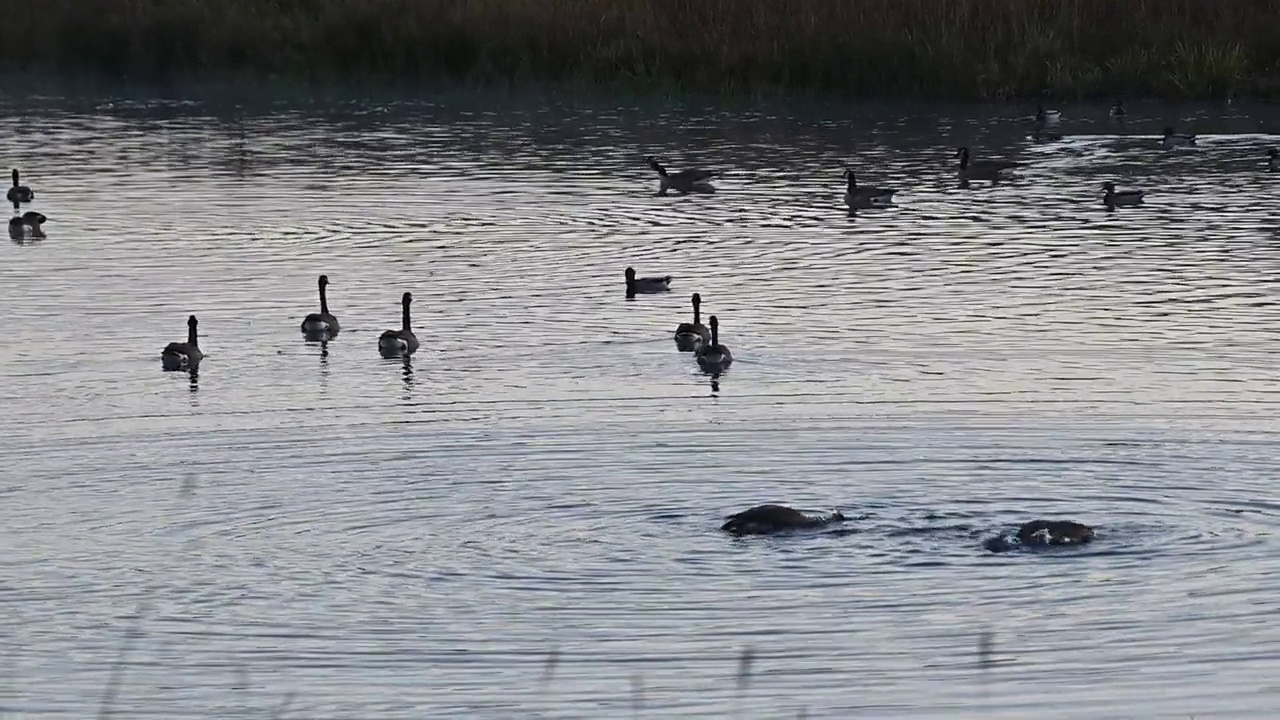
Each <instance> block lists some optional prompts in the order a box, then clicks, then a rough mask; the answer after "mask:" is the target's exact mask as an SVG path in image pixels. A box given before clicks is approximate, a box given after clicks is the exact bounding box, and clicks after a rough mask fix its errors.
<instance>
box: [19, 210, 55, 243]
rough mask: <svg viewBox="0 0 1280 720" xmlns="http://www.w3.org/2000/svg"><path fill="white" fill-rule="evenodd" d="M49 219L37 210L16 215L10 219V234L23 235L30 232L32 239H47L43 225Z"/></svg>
mask: <svg viewBox="0 0 1280 720" xmlns="http://www.w3.org/2000/svg"><path fill="white" fill-rule="evenodd" d="M48 219H49V218H47V217H45V216H44V215H42V214H40V213H38V212H36V211H35V210H28V211H26V212H24V213H22V214H21V215H14V216H13V217H11V218H9V234H10V235H22V234H23V233H26V232H29V233H31V237H38V238H42V237H45V234H44V228H42V227H41V225H44V223H45V221H46V220H48Z"/></svg>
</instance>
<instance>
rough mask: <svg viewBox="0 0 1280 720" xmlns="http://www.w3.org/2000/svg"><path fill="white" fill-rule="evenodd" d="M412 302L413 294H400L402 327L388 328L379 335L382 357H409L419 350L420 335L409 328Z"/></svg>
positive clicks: (379, 348)
mask: <svg viewBox="0 0 1280 720" xmlns="http://www.w3.org/2000/svg"><path fill="white" fill-rule="evenodd" d="M412 302H413V295H412V294H410V293H405V294H404V295H402V296H400V306H401V307H402V308H403V311H402V314H401V316H400V329H399V330H387V331H385V332H383V333H382V335H381V336H379V337H378V352H380V353H382V357H385V358H394V357H409V356H410V355H412V354H414V353H415V352H417V350H418V337H417V336H416V335H414V334H413V331H412V330H410V329H409V304H410V303H412Z"/></svg>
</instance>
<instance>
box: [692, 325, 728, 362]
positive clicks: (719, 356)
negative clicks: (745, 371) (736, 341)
mask: <svg viewBox="0 0 1280 720" xmlns="http://www.w3.org/2000/svg"><path fill="white" fill-rule="evenodd" d="M710 322H711V343H710V344H706V345H703V346H702V347H700V348H698V351H697V354H695V355H694V359H695V360H697V361H698V367H701V368H702V369H703V370H705V371H706V372H720V371H721V370H724V369H725V368H727V367H729V365H731V364H732V363H733V355H732V354H731V353H730V352H729V348H727V347H725V346H724V345H721V344H720V321H719V320H716V316H715V315H712V316H711V318H710Z"/></svg>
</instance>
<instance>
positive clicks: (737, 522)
mask: <svg viewBox="0 0 1280 720" xmlns="http://www.w3.org/2000/svg"><path fill="white" fill-rule="evenodd" d="M847 519H848V518H846V517H845V516H844V513H842V512H840V511H839V510H837V511H835V512H833V513H832V514H831V515H829V516H827V517H821V516H816V517H815V516H812V515H805V514H804V513H802V512H800V511H799V510H795V509H792V508H789V507H787V506H786V505H772V504H770V505H757V506H756V507H753V508H750V509H748V510H743V511H742V512H740V513H737V514H736V515H730V516H729V518H728V520H727V521H726V522H725V524H724V525H721V526H720V530H721V531H723V532H727V533H730V534H732V535H768V534H771V533H776V532H783V531H786V530H799V529H803V528H818V527H823V526H825V525H830V524H831V523H839V522H844V521H845V520H847Z"/></svg>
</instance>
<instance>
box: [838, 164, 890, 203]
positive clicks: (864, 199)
mask: <svg viewBox="0 0 1280 720" xmlns="http://www.w3.org/2000/svg"><path fill="white" fill-rule="evenodd" d="M844 178H845V180H847V181H848V184H847V185H846V187H845V191H844V204H845V205H848V206H849V207H850V208H856V207H880V206H884V205H889V204H890V203H892V202H893V195H894V193H896V192H898V191H897V190H890V189H889V188H878V187H868V186H866V185H862V186H859V185H858V179H857V178H856V177H854V174H853V170H848V169H847V170H845V171H844Z"/></svg>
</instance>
